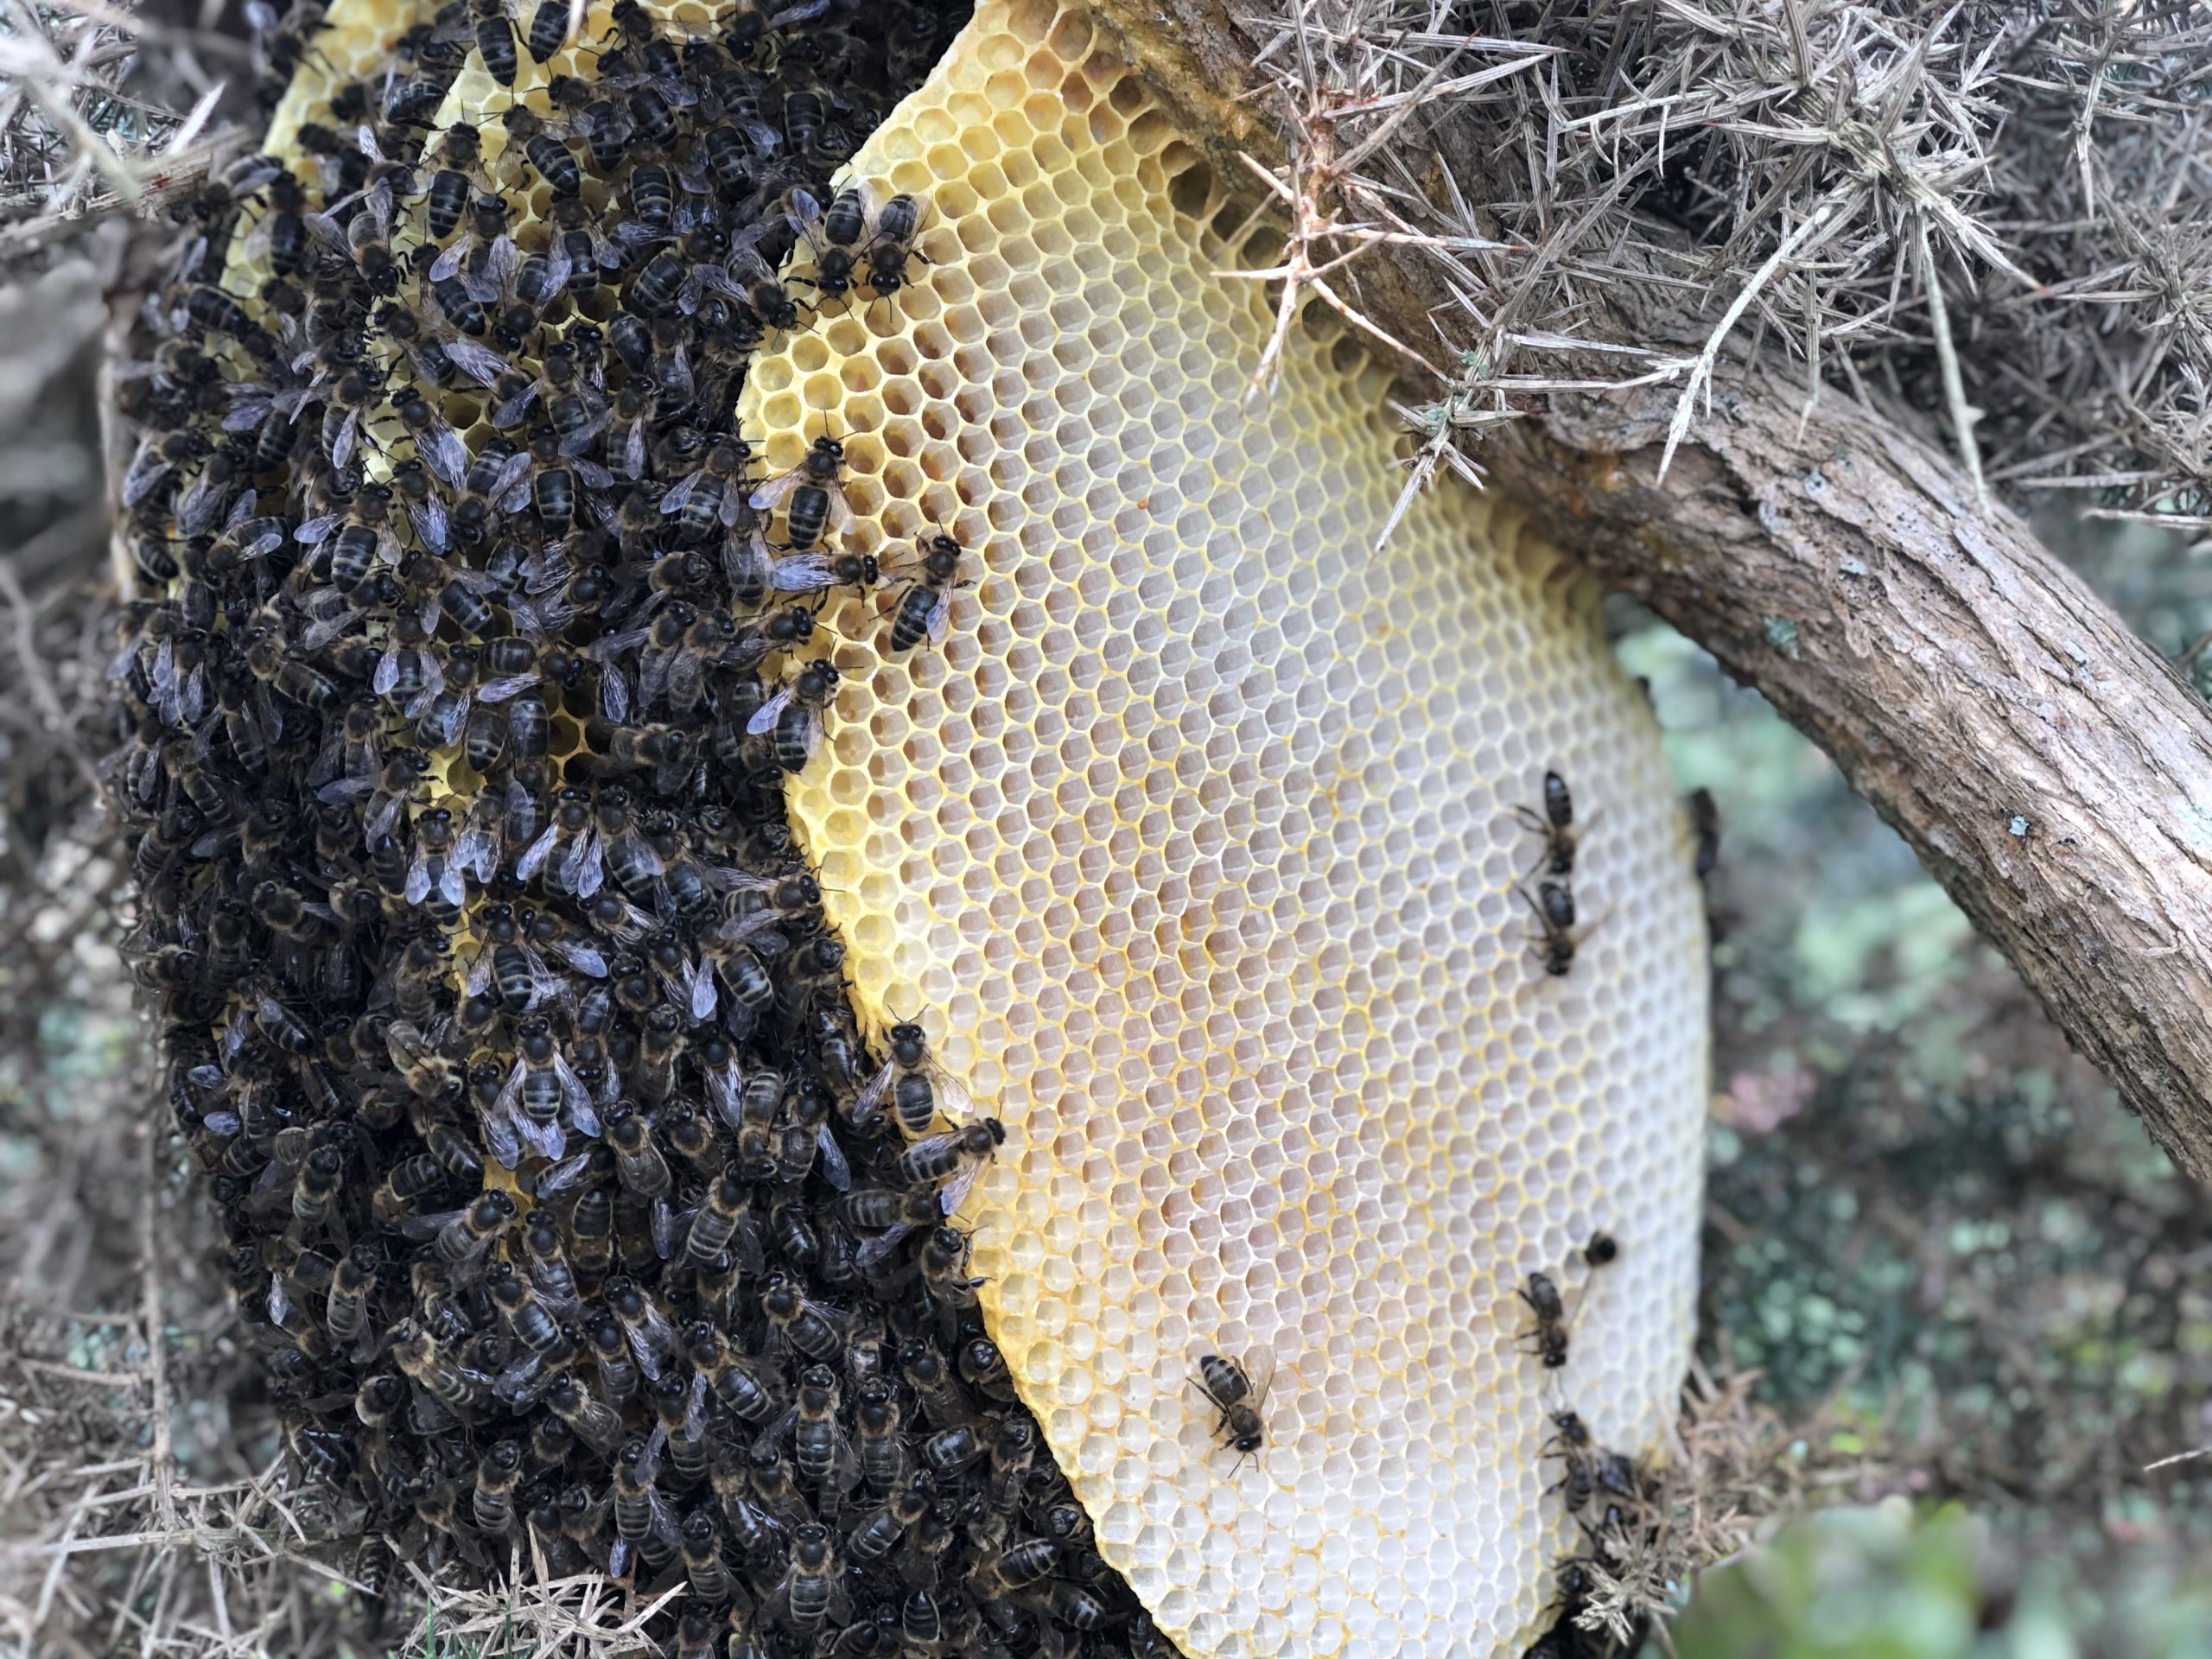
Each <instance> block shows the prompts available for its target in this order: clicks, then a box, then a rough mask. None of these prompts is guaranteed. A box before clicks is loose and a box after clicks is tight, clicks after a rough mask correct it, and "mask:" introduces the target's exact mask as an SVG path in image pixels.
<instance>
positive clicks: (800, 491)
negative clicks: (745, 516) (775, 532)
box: [749, 432, 853, 552]
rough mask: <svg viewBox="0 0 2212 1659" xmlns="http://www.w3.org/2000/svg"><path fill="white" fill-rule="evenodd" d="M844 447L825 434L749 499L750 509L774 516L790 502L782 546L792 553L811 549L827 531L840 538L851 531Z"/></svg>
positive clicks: (850, 505)
mask: <svg viewBox="0 0 2212 1659" xmlns="http://www.w3.org/2000/svg"><path fill="white" fill-rule="evenodd" d="M844 476H845V446H844V445H843V444H842V443H840V442H838V441H837V440H836V439H835V438H833V437H831V436H830V435H829V434H828V433H826V432H825V433H823V435H821V436H820V437H818V438H817V439H815V441H814V442H813V444H812V446H811V447H810V448H808V450H807V452H806V454H805V455H804V457H803V458H802V459H801V460H800V461H799V464H798V466H796V467H792V468H791V470H790V471H789V472H786V473H779V474H777V475H776V476H775V477H773V478H772V479H770V480H768V481H767V482H766V483H765V484H763V485H762V486H760V488H759V489H757V490H755V491H753V493H752V495H751V497H750V498H749V499H750V501H751V504H752V505H753V508H754V509H755V510H756V511H758V512H773V511H774V510H775V509H776V508H777V507H779V506H781V505H783V504H784V503H785V501H786V500H789V502H790V503H791V506H790V508H789V510H788V511H787V512H786V513H785V526H784V533H785V537H787V538H788V539H787V540H786V541H785V543H784V546H785V548H786V549H787V550H791V551H793V552H797V551H800V550H804V549H806V548H810V547H812V546H813V545H814V544H815V543H817V542H818V541H819V540H821V539H822V533H823V530H824V528H825V527H826V528H827V529H828V530H829V531H831V532H832V533H834V534H836V535H839V536H842V535H843V534H844V533H845V532H846V531H849V530H850V529H851V528H852V524H853V508H852V504H851V503H850V502H849V501H848V500H846V499H845V487H844Z"/></svg>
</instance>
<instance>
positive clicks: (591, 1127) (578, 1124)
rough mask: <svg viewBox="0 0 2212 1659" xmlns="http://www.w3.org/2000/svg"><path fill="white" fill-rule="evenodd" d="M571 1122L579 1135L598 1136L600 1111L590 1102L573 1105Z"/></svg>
mask: <svg viewBox="0 0 2212 1659" xmlns="http://www.w3.org/2000/svg"><path fill="white" fill-rule="evenodd" d="M569 1123H570V1125H571V1126H572V1127H573V1128H575V1132H576V1133H577V1134H578V1135H592V1136H594V1137H596V1136H597V1135H598V1134H599V1130H600V1124H599V1112H598V1110H597V1109H596V1108H594V1107H593V1106H591V1105H589V1104H588V1103H587V1104H585V1105H582V1106H575V1105H572V1106H571V1107H570V1108H569Z"/></svg>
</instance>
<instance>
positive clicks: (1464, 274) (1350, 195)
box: [1106, 0, 2212, 523]
mask: <svg viewBox="0 0 2212 1659" xmlns="http://www.w3.org/2000/svg"><path fill="white" fill-rule="evenodd" d="M1106 10H1107V11H1108V12H1109V16H1117V17H1118V16H1120V13H1121V7H1120V6H1119V5H1118V3H1111V0H1109V4H1108V5H1107V7H1106ZM1171 10H1172V11H1173V14H1174V15H1175V16H1176V17H1177V19H1178V21H1179V23H1180V24H1181V25H1182V26H1183V30H1182V33H1183V39H1184V42H1185V44H1187V45H1192V46H1195V47H1196V48H1198V52H1199V55H1200V56H1201V57H1202V58H1209V59H1211V60H1212V61H1210V62H1209V65H1208V67H1217V65H1218V61H1219V60H1218V57H1217V54H1211V52H1210V51H1209V49H1208V48H1209V42H1210V41H1211V40H1215V39H1218V38H1221V37H1224V36H1227V35H1232V34H1233V35H1234V36H1235V38H1236V39H1237V40H1239V41H1243V42H1246V43H1248V46H1247V50H1246V51H1245V52H1244V54H1243V56H1242V58H1241V60H1240V67H1247V66H1249V68H1248V69H1247V73H1246V75H1245V79H1246V81H1247V83H1248V84H1249V85H1251V86H1255V87H1257V88H1258V89H1261V90H1262V92H1263V93H1264V96H1263V97H1262V99H1261V100H1260V105H1261V107H1262V108H1263V109H1264V110H1266V111H1267V119H1266V121H1265V123H1264V124H1262V127H1261V130H1259V131H1258V133H1257V134H1256V135H1255V134H1245V133H1237V132H1236V131H1235V130H1234V124H1233V123H1231V122H1228V121H1220V122H1217V125H1220V126H1222V127H1224V129H1228V130H1229V132H1228V136H1229V139H1230V142H1231V143H1242V147H1243V149H1245V150H1246V151H1247V154H1248V156H1249V155H1250V153H1251V152H1252V151H1254V150H1255V149H1259V150H1261V151H1262V153H1261V154H1260V155H1259V157H1258V160H1257V161H1256V162H1250V161H1248V162H1247V164H1248V165H1255V166H1256V167H1257V168H1259V169H1260V170H1261V171H1262V172H1263V173H1264V174H1265V175H1266V176H1267V178H1268V183H1269V188H1270V189H1271V190H1272V191H1273V193H1274V196H1275V197H1276V199H1277V200H1278V201H1279V203H1280V204H1281V207H1283V209H1284V210H1285V214H1286V217H1287V244H1288V252H1287V257H1286V258H1285V259H1284V261H1283V262H1282V264H1281V265H1280V266H1279V267H1277V268H1275V269H1273V270H1268V271H1267V272H1265V273H1242V274H1247V275H1264V276H1265V277H1267V278H1268V279H1269V280H1272V281H1276V282H1280V283H1281V284H1282V294H1281V301H1280V307H1281V309H1280V311H1279V315H1281V316H1284V317H1287V316H1288V315H1293V314H1294V312H1295V310H1296V308H1297V305H1298V304H1299V303H1300V301H1301V300H1302V299H1303V297H1304V293H1303V292H1302V290H1306V289H1311V290H1312V291H1313V293H1314V294H1315V295H1317V296H1320V297H1321V298H1323V299H1324V300H1325V301H1326V302H1329V303H1332V304H1333V305H1335V306H1336V307H1337V308H1338V309H1339V310H1340V311H1343V312H1344V314H1345V315H1346V317H1347V320H1348V321H1359V320H1360V319H1365V320H1369V321H1368V323H1367V331H1368V332H1370V334H1372V333H1374V332H1375V329H1376V327H1377V326H1379V322H1378V321H1375V320H1377V319H1378V306H1382V307H1383V308H1389V307H1387V306H1385V305H1384V304H1383V301H1382V299H1381V297H1380V296H1379V295H1370V296H1366V297H1364V298H1363V297H1362V296H1360V295H1359V293H1358V289H1359V288H1360V286H1361V273H1360V271H1357V270H1350V271H1346V272H1345V273H1344V278H1343V281H1344V282H1347V283H1349V284H1350V286H1351V293H1349V294H1347V293H1344V292H1342V291H1338V292H1336V293H1333V294H1332V295H1321V293H1320V287H1319V283H1320V281H1321V280H1322V274H1321V271H1320V269H1319V268H1320V267H1322V266H1324V265H1333V264H1334V262H1335V261H1338V260H1341V261H1343V262H1344V263H1345V264H1349V263H1350V257H1351V255H1353V254H1357V253H1361V252H1366V251H1370V250H1371V249H1372V248H1373V247H1374V246H1376V244H1374V243H1361V242H1357V241H1351V242H1350V243H1349V245H1348V244H1347V239H1346V238H1347V232H1346V230H1345V229H1344V228H1341V227H1340V226H1339V221H1343V224H1344V225H1346V226H1349V225H1374V226H1381V227H1384V228H1387V229H1388V230H1389V232H1392V233H1393V235H1394V237H1395V238H1397V241H1396V245H1394V246H1393V247H1392V250H1391V251H1392V252H1393V253H1394V254H1395V255H1397V256H1400V257H1399V260H1398V263H1399V264H1400V266H1401V269H1402V270H1411V271H1413V272H1414V279H1415V286H1416V287H1425V289H1426V290H1427V297H1429V298H1432V299H1433V298H1434V297H1435V296H1441V297H1442V305H1441V308H1439V307H1438V306H1437V305H1435V304H1433V303H1432V304H1431V305H1430V307H1429V310H1428V321H1429V322H1430V324H1431V327H1427V328H1425V329H1423V330H1421V332H1420V333H1418V334H1411V333H1408V331H1406V330H1405V329H1403V328H1401V329H1399V330H1398V332H1397V334H1396V335H1395V337H1391V338H1390V339H1389V344H1390V346H1391V347H1392V349H1393V351H1394V352H1395V353H1397V354H1398V355H1399V356H1400V357H1401V359H1403V360H1405V361H1407V362H1409V363H1414V362H1421V363H1426V362H1427V361H1432V360H1443V361H1449V360H1450V355H1449V354H1447V353H1445V352H1440V351H1439V350H1437V348H1436V345H1435V343H1434V341H1433V340H1432V336H1433V337H1435V339H1437V340H1443V341H1446V342H1449V343H1450V346H1451V350H1452V353H1457V352H1459V351H1461V350H1465V351H1467V352H1468V353H1469V355H1468V356H1467V357H1466V358H1465V359H1463V360H1462V361H1461V363H1460V365H1459V369H1458V371H1457V372H1455V373H1454V374H1452V375H1450V376H1444V375H1437V376H1435V377H1434V381H1433V382H1431V383H1430V384H1429V385H1428V387H1427V393H1428V396H1429V397H1431V399H1432V401H1431V402H1429V403H1428V404H1427V405H1426V406H1425V407H1423V408H1421V409H1420V410H1418V411H1417V413H1418V416H1419V418H1418V419H1417V422H1416V424H1417V426H1418V427H1419V429H1421V432H1422V433H1423V434H1424V435H1425V436H1426V437H1427V440H1428V442H1427V443H1426V444H1424V446H1423V448H1422V451H1421V457H1420V461H1419V469H1420V471H1421V474H1422V475H1423V476H1426V475H1427V474H1430V473H1433V471H1434V470H1435V469H1436V467H1437V466H1438V465H1439V464H1440V462H1441V461H1442V460H1443V459H1444V457H1443V456H1442V454H1441V453H1440V451H1441V449H1442V448H1444V447H1445V445H1446V443H1447V442H1448V443H1450V444H1451V445H1452V446H1453V447H1457V446H1458V445H1459V442H1461V441H1462V440H1463V439H1465V438H1469V437H1471V436H1474V435H1478V434H1479V433H1480V432H1482V431H1484V430H1485V429H1489V428H1490V427H1491V426H1493V425H1495V424H1496V423H1497V422H1498V421H1501V420H1507V419H1511V418H1514V417H1515V416H1517V415H1521V414H1526V413H1528V412H1530V411H1531V410H1534V409H1536V408H1537V407H1539V406H1540V405H1539V404H1538V403H1537V401H1536V397H1537V395H1538V394H1541V393H1543V392H1545V391H1551V390H1554V389H1557V390H1566V389H1569V388H1579V387H1581V386H1584V385H1587V384H1588V383H1590V382H1591V381H1592V380H1593V379H1594V378H1600V377H1601V376H1602V375H1603V373H1604V368H1603V365H1601V364H1598V363H1593V362H1592V357H1593V355H1595V354H1599V353H1605V352H1607V351H1609V350H1611V349H1616V348H1618V347H1620V346H1640V347H1643V349H1645V350H1647V351H1649V352H1650V353H1653V359H1652V367H1653V369H1654V373H1653V374H1652V375H1649V376H1645V377H1643V380H1646V381H1648V380H1649V379H1652V378H1666V377H1668V376H1673V377H1675V383H1676V384H1677V385H1679V386H1680V389H1681V390H1680V393H1679V402H1678V404H1677V405H1676V410H1675V425H1674V428H1673V436H1672V439H1671V441H1670V442H1669V445H1668V454H1667V456H1666V461H1668V462H1671V460H1672V457H1673V452H1674V450H1675V448H1676V447H1677V446H1678V445H1679V443H1680V442H1681V435H1683V434H1684V433H1686V432H1687V431H1688V428H1689V425H1690V423H1691V422H1692V420H1693V418H1694V417H1696V416H1698V415H1699V412H1700V410H1702V409H1703V408H1704V406H1705V404H1706V403H1707V399H1708V398H1709V395H1710V388H1711V378H1712V376H1713V372H1714V371H1715V370H1716V369H1718V368H1719V366H1720V364H1721V362H1722V360H1723V358H1724V354H1733V355H1737V356H1742V357H1749V358H1751V359H1758V358H1760V357H1761V356H1763V355H1764V354H1769V353H1781V354H1783V355H1784V356H1785V357H1786V358H1787V359H1789V360H1790V361H1792V362H1793V363H1794V364H1795V365H1796V367H1797V368H1798V370H1799V371H1800V372H1802V376H1803V378H1804V381H1805V385H1806V392H1805V396H1806V399H1807V404H1808V407H1809V405H1810V404H1811V403H1812V402H1813V401H1814V400H1815V398H1816V397H1817V396H1818V393H1819V387H1820V383H1821V378H1823V377H1824V376H1829V375H1833V376H1834V377H1836V378H1840V379H1841V380H1842V381H1843V382H1844V383H1845V384H1846V385H1848V386H1849V387H1851V388H1852V389H1853V390H1854V391H1862V392H1863V391H1866V390H1867V389H1868V388H1869V387H1870V386H1878V387H1880V388H1881V389H1882V390H1883V391H1885V392H1887V393H1889V394H1890V395H1891V396H1893V397H1898V398H1900V399H1902V400H1904V401H1905V402H1908V403H1910V404H1915V405H1916V406H1917V407H1919V408H1921V409H1923V410H1927V411H1928V412H1929V413H1930V414H1931V415H1940V416H1942V417H1943V418H1945V419H1946V420H1947V421H1948V423H1949V426H1950V429H1951V430H1950V438H1951V442H1952V443H1953V444H1954V446H1955V449H1956V451H1957V453H1958V454H1959V456H1960V459H1961V462H1962V464H1963V465H1964V466H1965V467H1966V469H1967V473H1968V474H1969V475H1970V476H1974V477H1980V476H1982V475H1983V474H1984V473H1985V471H1986V474H1988V476H1989V477H1990V478H1991V479H1992V480H1997V481H2002V480H2005V479H2007V478H2008V477H2009V478H2011V479H2012V480H2016V481H2017V480H2019V479H2021V478H2022V477H2024V475H2025V474H2027V473H2034V474H2037V478H2036V482H2037V484H2038V485H2040V486H2045V487H2050V486H2066V487H2075V488H2082V489H2089V490H2093V491H2095V492H2097V493H2099V495H2100V496H2101V497H2105V498H2107V499H2105V500H2104V501H2103V502H2102V505H2105V506H2106V507H2107V508H2110V509H2117V510H2120V511H2134V512H2152V511H2155V512H2161V513H2164V514H2167V515H2172V514H2175V513H2180V514H2184V515H2188V516H2190V518H2205V519H2206V520H2207V522H2208V523H2212V438H2208V427H2209V426H2212V411H2208V410H2207V407H2206V397H2205V393H2204V389H2205V387H2206V385H2208V384H2212V188H2208V180H2209V179H2212V172H2209V171H2208V163H2212V145H2208V137H2207V135H2208V130H2212V129H2208V124H2207V120H2206V114H2207V111H2206V110H2205V92H2206V89H2207V86H2208V85H2212V20H2208V19H2207V17H2206V16H2205V15H2204V14H2203V12H2202V10H2197V9H2193V8H2190V7H2188V6H2186V5H2183V4H2181V3H2177V0H2164V3H2152V4H2149V5H2144V6H2117V5H2112V4H2109V3H2092V0H2055V3H2054V0H2045V3H2042V4H2037V5H2031V6H1989V5H1979V4H1966V3H1936V0H1890V3H1885V4H1867V3H1856V0H1701V3H1697V4H1681V3H1670V4H1663V5H1652V4H1630V5H1617V4H1603V3H1597V0H1569V3H1548V4H1545V5H1543V6H1541V8H1540V7H1537V6H1535V5H1531V4H1523V3H1502V0H1501V3H1491V4H1488V5H1484V6H1482V7H1479V8H1478V9H1477V10H1474V11H1473V12H1471V13H1470V12H1467V11H1465V10H1455V9H1453V8H1452V7H1449V6H1446V5H1443V4H1440V3H1437V0H1426V3H1424V0H1295V3H1284V4H1281V5H1280V6H1268V7H1262V8H1259V9H1256V10H1236V11H1233V12H1230V11H1224V10H1217V9H1216V6H1215V4H1214V3H1213V0H1186V3H1184V4H1181V5H1179V6H1176V7H1173V8H1171ZM1455 25H1465V26H1466V27H1463V28H1455V27H1454V26H1455ZM1128 26H1129V27H1141V25H1138V24H1136V23H1135V20H1134V19H1131V20H1128ZM1473 29H1483V30H1484V31H1485V32H1481V33H1477V32H1472V30H1473ZM1125 32H1126V30H1125ZM1471 66H1472V67H1471ZM1202 113H1203V112H1202ZM1216 113H1218V111H1217V112H1216ZM1254 136H1256V137H1260V138H1261V139H1262V144H1259V145H1255V144H1253V143H1249V142H1242V141H1243V140H1245V139H1248V138H1249V137H1254ZM1332 238H1333V239H1332ZM1317 249H1319V250H1340V251H1333V252H1330V253H1326V254H1325V255H1321V256H1317V254H1316V252H1315V250H1317ZM1369 274H1370V277H1373V278H1374V280H1375V281H1376V283H1377V285H1378V286H1379V288H1380V289H1382V290H1383V291H1385V292H1387V291H1388V289H1389V287H1390V278H1389V277H1388V276H1381V275H1377V274H1376V273H1373V272H1371V270H1370V273H1369ZM1355 311H1357V312H1358V313H1359V314H1360V319H1356V318H1355V317H1354V315H1353V314H1354V312H1355ZM1381 321H1387V319H1384V320H1381ZM1700 338H1701V349H1700V350H1698V351H1697V352H1696V353H1694V355H1692V356H1685V355H1684V353H1683V352H1682V351H1681V347H1682V346H1685V345H1687V344H1688V342H1689V341H1690V340H1700ZM1266 367H1267V368H1268V371H1269V372H1272V367H1273V363H1272V360H1270V361H1269V362H1268V365H1266ZM1262 378H1265V377H1264V376H1263V377H1262ZM1439 383H1440V384H1439ZM1977 425H1979V426H1980V427H1981V428H1982V429H1983V436H1982V438H1981V439H1980V441H1979V442H1978V441H1977V439H1976V436H1975V428H1976V426H1977ZM1446 433H1450V434H1452V436H1451V437H1450V438H1446ZM1985 449H1986V451H1987V456H1986V467H1985V464H1984V454H1983V451H1984V450H1985ZM2045 463H2048V464H2047V465H2046V464H2045ZM1663 472H1664V466H1663V465H1662V474H1663Z"/></svg>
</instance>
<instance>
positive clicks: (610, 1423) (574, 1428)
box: [545, 1371, 622, 1457]
mask: <svg viewBox="0 0 2212 1659" xmlns="http://www.w3.org/2000/svg"><path fill="white" fill-rule="evenodd" d="M545 1403H546V1405H547V1406H548V1407H550V1408H551V1409H552V1411H553V1413H554V1414H555V1415H556V1416H557V1417H559V1418H560V1420H561V1421H563V1422H564V1423H566V1424H567V1425H568V1426H569V1431H570V1432H571V1433H574V1434H575V1437H576V1438H577V1439H578V1440H582V1442H583V1443H584V1444H585V1445H586V1446H589V1447H590V1448H591V1449H592V1450H593V1451H594V1452H598V1453H599V1455H600V1456H601V1457H611V1456H612V1455H613V1452H614V1448H615V1446H616V1445H617V1444H618V1443H619V1442H620V1440H621V1438H622V1417H621V1414H620V1413H619V1412H617V1411H616V1410H615V1409H614V1408H613V1407H611V1406H609V1405H607V1403H606V1402H604V1401H601V1400H596V1399H594V1398H593V1397H592V1395H590V1394H589V1393H588V1391H587V1390H586V1389H585V1388H584V1385H583V1384H582V1383H580V1382H579V1381H577V1379H576V1377H575V1373H573V1372H570V1371H563V1372H562V1373H561V1374H560V1375H559V1376H556V1377H555V1378H554V1379H553V1386H552V1387H551V1388H550V1389H548V1390H547V1391H546V1394H545Z"/></svg>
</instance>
